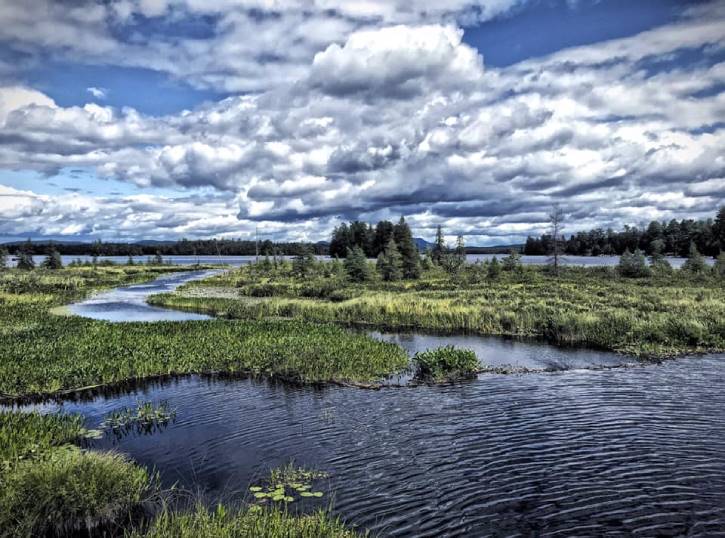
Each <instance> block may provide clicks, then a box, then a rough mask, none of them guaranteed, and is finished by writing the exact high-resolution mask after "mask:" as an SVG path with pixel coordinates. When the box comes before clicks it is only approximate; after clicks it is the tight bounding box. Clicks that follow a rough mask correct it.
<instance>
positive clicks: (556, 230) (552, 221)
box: [549, 204, 564, 276]
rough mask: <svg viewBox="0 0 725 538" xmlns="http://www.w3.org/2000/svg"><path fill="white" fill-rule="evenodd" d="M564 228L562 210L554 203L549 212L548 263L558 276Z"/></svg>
mask: <svg viewBox="0 0 725 538" xmlns="http://www.w3.org/2000/svg"><path fill="white" fill-rule="evenodd" d="M563 228H564V211H562V209H561V208H560V207H559V206H558V205H556V204H555V205H554V206H553V207H552V208H551V212H550V213H549V230H550V232H551V251H550V252H549V254H550V256H551V258H550V263H551V266H552V268H553V271H554V274H555V275H556V276H559V264H560V263H561V243H562V241H563V237H562V231H563Z"/></svg>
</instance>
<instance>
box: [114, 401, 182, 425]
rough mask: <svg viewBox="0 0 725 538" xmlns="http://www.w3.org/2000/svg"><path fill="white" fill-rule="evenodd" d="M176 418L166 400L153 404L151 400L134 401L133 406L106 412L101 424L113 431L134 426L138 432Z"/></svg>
mask: <svg viewBox="0 0 725 538" xmlns="http://www.w3.org/2000/svg"><path fill="white" fill-rule="evenodd" d="M175 418H176V410H175V409H171V408H170V407H169V405H168V403H167V402H165V401H164V402H160V403H159V404H158V405H155V404H154V403H153V402H142V401H139V402H137V403H136V406H135V407H132V408H130V407H122V408H121V409H117V410H114V411H111V412H110V413H108V414H107V415H106V417H105V419H104V421H103V426H104V427H106V428H110V429H111V430H113V431H116V432H119V431H129V430H130V429H132V428H135V429H136V430H137V431H139V432H152V431H154V430H157V429H159V428H161V427H163V426H165V425H166V424H168V423H169V422H171V421H173V420H174V419H175Z"/></svg>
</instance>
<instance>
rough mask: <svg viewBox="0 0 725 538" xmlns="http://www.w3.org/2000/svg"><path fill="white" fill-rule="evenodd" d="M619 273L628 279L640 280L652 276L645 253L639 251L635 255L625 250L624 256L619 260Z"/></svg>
mask: <svg viewBox="0 0 725 538" xmlns="http://www.w3.org/2000/svg"><path fill="white" fill-rule="evenodd" d="M617 271H618V272H619V274H620V275H622V276H623V277H627V278H640V277H645V276H648V275H649V274H650V272H649V267H647V260H646V259H645V257H644V253H643V252H642V251H641V250H639V249H637V250H635V251H634V252H633V253H632V252H630V251H629V250H625V251H624V254H622V256H621V257H620V258H619V265H618V266H617Z"/></svg>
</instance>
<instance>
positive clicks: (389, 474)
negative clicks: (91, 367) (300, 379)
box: [42, 283, 725, 536]
mask: <svg viewBox="0 0 725 538" xmlns="http://www.w3.org/2000/svg"><path fill="white" fill-rule="evenodd" d="M166 284H168V283H166ZM166 284H164V285H166ZM374 336H376V337H378V338H382V339H386V340H390V341H395V342H397V343H399V344H401V345H403V347H405V348H406V349H407V350H408V351H409V352H410V353H414V352H415V351H416V350H420V349H424V348H427V347H431V346H436V345H439V344H445V343H450V340H448V338H451V337H445V336H434V335H420V334H417V335H416V334H410V335H394V334H390V333H387V334H380V333H378V334H376V335H374ZM456 338H458V339H459V340H457V342H456V343H458V344H460V345H462V346H463V347H470V348H472V349H474V351H476V353H477V355H478V356H479V359H481V360H482V362H485V363H491V362H495V361H498V362H499V363H500V364H511V363H517V364H520V365H527V366H529V367H532V368H534V367H536V368H538V367H545V368H546V369H549V370H555V371H549V372H542V373H529V374H522V375H495V374H487V375H481V376H479V377H478V378H477V379H474V380H471V381H467V382H462V383H457V384H450V385H442V386H418V387H406V388H393V387H389V388H383V389H381V390H362V389H356V388H346V387H325V388H313V387H298V386H291V385H288V384H280V383H275V382H271V381H259V380H252V379H225V378H206V377H198V376H191V377H186V378H181V379H177V380H171V381H166V382H163V383H158V382H157V383H147V384H143V385H140V386H137V387H136V388H133V389H129V388H127V389H124V390H123V391H120V392H116V393H113V392H106V393H101V394H96V395H95V396H92V397H91V396H89V397H88V398H87V399H86V400H84V401H75V402H74V401H65V402H64V403H54V404H44V405H43V406H42V407H43V408H44V409H47V410H51V409H57V408H62V409H63V410H65V411H69V412H80V413H82V414H83V415H85V416H86V417H87V419H88V422H89V425H90V426H98V425H100V423H101V422H102V420H103V417H104V415H105V414H107V413H108V412H110V411H112V410H115V409H118V408H119V407H123V406H132V405H134V404H135V402H136V401H137V400H152V401H154V402H160V401H164V400H165V401H167V402H168V405H169V406H171V407H172V408H174V409H175V410H176V419H175V421H174V422H173V423H171V424H169V425H168V426H167V427H165V428H164V429H162V430H160V431H157V432H155V433H153V434H140V433H133V432H132V433H130V434H128V435H125V436H117V435H112V434H107V435H106V436H105V437H104V438H102V439H99V440H95V441H91V443H92V446H94V447H97V448H112V449H115V450H118V451H121V452H123V453H126V454H128V455H130V456H131V457H132V458H133V459H135V460H136V461H138V462H139V463H141V464H143V465H146V466H148V467H149V468H155V469H158V470H159V471H160V473H161V477H162V479H163V481H164V483H165V484H166V485H171V484H177V485H179V486H180V487H183V488H186V489H189V490H192V491H199V492H202V493H203V494H204V496H205V498H206V499H208V500H209V502H214V501H215V500H217V499H224V500H232V501H233V500H241V499H243V498H244V497H245V495H247V493H246V492H247V491H248V487H249V486H250V485H251V484H255V483H258V482H259V480H260V478H261V477H262V476H264V475H265V473H267V472H268V470H269V469H270V468H271V467H275V466H279V465H283V464H285V463H288V462H290V461H292V460H293V461H294V462H295V463H296V464H298V465H306V466H311V467H315V468H317V469H320V470H324V471H327V472H329V473H330V479H329V482H328V483H326V485H325V489H326V492H327V495H326V497H324V498H323V499H322V500H321V501H318V502H319V503H320V505H322V506H327V505H328V504H329V503H330V502H332V504H333V506H334V509H333V510H334V512H335V513H337V514H339V515H340V516H341V517H342V518H343V519H345V520H346V521H347V522H348V523H350V524H352V525H357V526H359V527H361V528H364V529H369V530H371V531H373V532H374V533H379V534H380V535H382V536H540V535H545V536H585V535H586V536H592V535H594V536H602V535H608V536H623V535H624V536H679V535H688V536H698V535H699V536H713V535H718V534H720V535H725V355H710V356H705V357H689V358H683V359H679V360H675V361H666V362H664V363H662V364H653V365H648V366H640V367H636V368H605V369H590V368H591V367H601V366H616V365H619V364H620V363H621V362H622V361H627V359H623V358H621V357H618V356H616V355H613V354H609V353H602V352H593V351H582V350H571V349H568V350H567V349H560V348H556V347H552V346H546V345H541V344H537V343H533V342H518V341H513V340H505V339H495V338H494V339H490V338H489V339H485V338H475V337H456ZM461 338H463V339H464V340H461ZM441 339H443V340H441Z"/></svg>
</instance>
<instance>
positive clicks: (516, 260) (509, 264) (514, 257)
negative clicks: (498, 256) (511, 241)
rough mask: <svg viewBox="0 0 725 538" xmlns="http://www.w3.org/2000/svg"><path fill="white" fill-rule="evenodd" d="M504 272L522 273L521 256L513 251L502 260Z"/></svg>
mask: <svg viewBox="0 0 725 538" xmlns="http://www.w3.org/2000/svg"><path fill="white" fill-rule="evenodd" d="M501 264H502V266H503V270H504V271H520V270H521V254H519V253H518V252H516V251H515V250H512V251H511V252H509V255H508V256H506V257H505V258H504V259H503V260H501Z"/></svg>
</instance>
